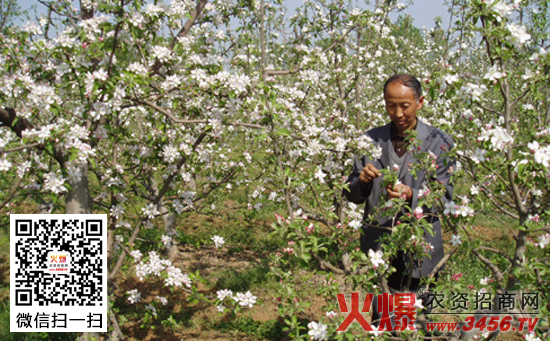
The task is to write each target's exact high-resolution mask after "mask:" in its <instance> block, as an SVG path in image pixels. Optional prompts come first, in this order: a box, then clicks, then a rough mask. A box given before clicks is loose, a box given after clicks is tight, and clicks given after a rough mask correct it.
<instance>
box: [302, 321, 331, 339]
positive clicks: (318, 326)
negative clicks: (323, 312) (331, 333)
mask: <svg viewBox="0 0 550 341" xmlns="http://www.w3.org/2000/svg"><path fill="white" fill-rule="evenodd" d="M307 327H308V329H309V332H308V333H307V334H308V335H309V336H311V339H312V340H325V339H326V338H327V326H326V325H325V324H322V323H320V322H319V323H317V322H313V321H312V322H310V323H308V325H307Z"/></svg>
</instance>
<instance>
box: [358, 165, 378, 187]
mask: <svg viewBox="0 0 550 341" xmlns="http://www.w3.org/2000/svg"><path fill="white" fill-rule="evenodd" d="M381 175H382V174H380V172H379V171H378V169H377V168H376V167H374V166H373V165H371V164H368V165H366V166H365V168H363V170H362V171H361V174H360V175H359V180H361V181H362V182H363V183H365V184H368V183H370V182H371V181H372V180H374V178H377V177H379V176H381Z"/></svg>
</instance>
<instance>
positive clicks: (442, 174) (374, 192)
mask: <svg viewBox="0 0 550 341" xmlns="http://www.w3.org/2000/svg"><path fill="white" fill-rule="evenodd" d="M390 125H391V123H390V124H387V125H385V126H382V127H377V128H374V129H372V130H369V131H368V132H366V134H367V135H368V136H370V137H371V138H372V140H373V143H374V144H375V145H377V146H380V147H382V156H381V158H380V159H377V160H370V159H368V158H367V157H366V156H363V157H362V158H361V159H359V158H356V159H355V164H354V167H353V173H352V174H351V175H350V177H349V178H348V180H347V182H348V183H349V189H350V190H349V192H348V191H344V194H345V195H346V197H347V198H348V200H349V201H351V202H353V203H356V204H361V203H364V202H366V205H365V214H364V217H363V219H364V220H365V221H367V218H368V217H369V214H370V212H371V211H372V210H373V209H374V208H375V207H377V206H378V205H379V204H380V197H381V196H382V195H386V190H385V189H382V188H381V183H382V182H383V177H378V178H376V179H374V180H373V181H372V182H371V183H370V184H368V185H365V184H363V183H362V182H361V180H359V175H360V174H361V170H362V169H363V168H364V167H365V166H366V165H367V164H369V163H370V164H372V165H374V166H375V167H376V168H377V169H384V168H387V167H392V164H391V157H390V151H391V148H393V146H392V142H391V140H390ZM416 130H417V132H418V135H417V139H419V140H421V141H423V143H422V144H421V150H420V152H426V151H431V152H432V153H434V154H435V155H436V156H437V159H436V162H437V165H438V166H439V168H438V170H437V174H436V178H437V181H442V182H443V183H444V184H445V186H446V188H447V193H446V195H445V197H444V198H442V199H443V201H444V202H449V201H451V199H452V196H453V185H452V184H451V183H450V182H449V180H450V177H451V174H450V172H449V168H450V167H453V168H456V160H454V159H451V158H448V157H446V156H445V154H446V151H448V150H450V149H452V148H453V147H454V143H453V140H452V139H451V137H450V136H449V135H447V134H446V133H445V132H443V131H441V130H439V129H436V128H434V127H432V126H430V125H428V124H426V123H423V122H422V121H420V120H418V123H417V126H416ZM416 161H417V160H416V158H415V157H413V156H412V155H411V153H410V152H408V153H407V154H406V155H405V160H404V162H403V165H404V167H401V169H400V172H399V180H400V181H401V182H402V183H403V184H405V185H407V186H409V187H411V189H412V192H413V196H412V200H411V203H410V207H411V209H412V210H413V211H414V210H415V209H416V207H417V204H418V192H419V190H420V189H421V188H422V185H423V184H424V183H425V182H426V181H433V180H435V179H426V175H425V174H424V172H417V175H416V178H414V177H413V176H412V175H411V174H410V173H409V172H408V171H407V170H406V169H407V167H406V165H407V164H409V163H415V162H416ZM423 209H424V212H425V213H426V212H430V213H437V210H438V209H437V208H431V209H428V208H426V207H423ZM426 219H427V220H428V221H429V222H430V223H431V224H432V226H433V232H434V235H433V236H432V235H430V234H428V233H425V234H424V240H425V241H426V242H429V243H430V244H432V246H433V247H434V249H433V251H432V252H431V253H430V256H431V257H428V256H426V257H424V259H423V260H422V267H421V268H419V267H418V266H415V268H414V269H413V277H414V278H420V277H426V276H428V275H429V274H430V272H431V271H432V270H433V269H434V267H435V266H436V265H437V263H438V262H439V261H440V260H441V259H442V258H443V239H442V234H441V222H440V221H439V219H438V218H437V217H436V216H435V217H434V216H430V217H426ZM377 220H378V225H379V226H391V224H392V220H391V217H387V216H386V217H378V219H377ZM384 233H388V232H387V231H386V230H384V229H379V228H376V227H370V226H366V225H363V235H362V236H361V249H362V250H363V252H365V253H368V250H369V249H373V250H378V249H380V242H379V241H378V239H379V237H380V236H382V235H383V234H384Z"/></svg>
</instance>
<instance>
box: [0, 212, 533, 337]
mask: <svg viewBox="0 0 550 341" xmlns="http://www.w3.org/2000/svg"><path fill="white" fill-rule="evenodd" d="M495 218H498V217H495V216H491V215H490V214H482V215H479V216H478V217H477V219H476V223H478V225H476V226H475V227H474V228H473V229H472V230H471V237H472V238H475V239H477V238H479V239H481V240H482V241H483V244H484V245H487V246H494V247H497V246H498V247H499V248H504V249H506V248H507V247H511V245H512V244H513V239H512V236H511V234H510V233H503V231H502V228H500V227H499V223H497V222H496V221H497V220H496V219H495ZM480 224H483V225H480ZM0 231H1V232H0V243H1V245H0V246H1V247H0V250H1V251H0V286H1V287H0V306H1V307H2V312H1V313H0V316H1V320H0V325H1V326H2V328H0V339H1V340H73V339H75V337H76V335H73V334H69V333H50V334H45V333H44V334H25V333H17V334H10V333H9V332H8V330H9V313H8V311H9V282H10V274H9V266H8V264H9V251H8V250H9V234H8V229H7V227H5V226H4V227H2V229H1V230H0ZM271 231H272V228H271V221H270V215H269V214H268V213H265V214H261V213H260V214H258V215H257V216H256V217H254V219H253V220H247V219H243V218H242V217H241V219H239V218H238V217H233V216H231V215H224V214H221V215H218V216H211V215H203V214H197V213H189V214H187V215H186V216H185V217H184V218H182V219H181V220H180V222H179V227H178V233H179V237H176V240H178V241H179V247H178V250H179V252H178V255H177V258H176V259H175V260H174V263H175V264H176V265H177V266H178V267H179V268H181V269H182V270H183V271H184V273H189V272H195V271H198V272H199V273H200V274H201V276H202V277H204V279H205V280H206V282H204V283H196V285H197V288H198V290H199V292H201V293H203V294H205V295H207V296H209V295H210V296H215V293H216V291H217V290H219V289H221V288H226V289H230V290H233V291H234V292H237V291H241V292H245V291H247V290H250V291H251V292H252V293H253V294H254V295H255V296H257V297H258V303H257V304H255V305H254V307H252V308H250V309H248V308H246V309H245V311H244V313H242V314H239V315H236V316H234V315H232V314H231V313H229V312H225V313H219V312H218V310H217V308H216V306H213V305H211V304H208V303H205V302H201V301H199V302H188V301H187V298H188V297H189V294H188V293H186V292H184V291H182V290H181V289H175V290H174V291H173V292H171V291H170V289H169V288H167V287H165V286H164V285H163V282H162V281H160V280H157V281H150V280H144V281H140V280H139V279H138V278H137V277H136V276H135V271H134V267H133V264H132V262H131V261H127V265H126V266H125V269H124V274H123V276H120V278H119V279H118V281H117V282H116V285H115V287H116V290H115V292H114V296H115V299H114V306H115V309H117V310H118V314H117V316H122V317H123V319H122V320H121V321H119V323H120V325H121V328H122V331H123V333H124V335H125V336H126V337H127V340H143V341H150V340H219V341H222V340H228V341H229V340H289V338H288V337H287V335H286V333H285V331H283V328H284V326H285V324H284V322H283V321H282V319H281V318H280V317H279V314H278V301H277V297H275V295H277V294H276V286H277V285H278V283H277V282H276V281H273V280H272V279H271V278H270V276H269V264H268V255H269V253H270V252H275V250H277V249H278V248H279V249H280V247H281V245H284V241H280V240H274V239H273V238H270V237H269V233H270V232H271ZM213 235H222V236H224V238H225V240H226V244H225V245H224V246H223V247H222V248H220V249H216V248H215V247H214V245H213V244H212V242H211V240H210V238H211V236H213ZM444 238H445V240H446V241H448V240H449V239H450V234H449V233H446V234H445V236H444ZM154 239H155V236H152V239H151V242H153V241H154ZM141 242H142V243H146V242H147V241H146V240H141ZM446 244H448V243H446ZM444 271H445V272H449V273H463V276H462V277H461V278H460V280H461V281H465V282H466V283H468V282H471V283H475V282H479V278H480V277H483V276H484V275H483V274H484V273H485V271H484V269H483V266H482V265H481V264H478V263H477V261H476V260H475V259H474V258H472V259H462V260H460V259H456V260H454V261H451V262H450V263H449V265H448V266H447V268H446V269H445V270H444ZM296 276H297V278H299V281H298V282H297V283H298V287H297V291H298V292H299V293H300V295H302V296H303V297H315V295H316V290H317V288H318V287H319V286H322V285H323V283H322V281H323V280H322V278H321V277H320V276H318V275H317V274H315V273H313V272H311V271H304V270H301V269H299V268H296ZM335 278H336V280H337V281H338V283H339V284H340V287H341V288H342V292H343V293H349V292H351V286H349V285H347V284H345V283H344V279H343V277H341V276H335ZM132 289H138V291H139V292H140V293H141V294H142V301H141V302H139V303H135V304H130V303H129V302H128V301H127V299H126V298H127V295H126V294H125V293H126V292H127V291H129V290H132ZM156 296H163V297H166V298H167V300H168V304H167V305H166V306H164V307H163V308H162V310H159V311H158V315H157V317H156V318H153V319H152V320H150V321H144V318H143V313H144V312H146V311H147V310H145V309H143V307H144V306H145V305H147V304H149V303H151V301H152V300H153V299H154V297H156ZM309 301H310V302H311V303H312V304H311V306H310V307H309V308H308V309H306V311H305V314H302V316H298V317H299V318H300V319H303V321H313V320H318V319H319V317H321V316H324V313H323V310H322V307H323V306H324V305H325V302H324V301H323V300H322V299H321V298H317V299H316V298H309ZM137 306H139V309H138V307H137ZM358 336H359V337H360V338H362V336H361V335H358ZM498 339H499V340H503V341H519V340H523V339H522V337H521V334H520V333H517V332H506V333H501V334H500V336H499V338H498Z"/></svg>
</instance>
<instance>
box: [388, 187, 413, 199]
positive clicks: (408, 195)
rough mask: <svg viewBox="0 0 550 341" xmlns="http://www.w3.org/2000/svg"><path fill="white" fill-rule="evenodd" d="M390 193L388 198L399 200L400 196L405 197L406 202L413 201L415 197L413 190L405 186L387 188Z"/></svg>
mask: <svg viewBox="0 0 550 341" xmlns="http://www.w3.org/2000/svg"><path fill="white" fill-rule="evenodd" d="M386 190H387V191H388V196H389V197H390V199H397V198H399V197H400V196H401V197H403V198H404V199H405V200H406V201H411V199H412V196H413V191H412V188H410V187H409V186H407V185H404V184H397V185H395V186H393V188H391V186H388V187H386Z"/></svg>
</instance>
